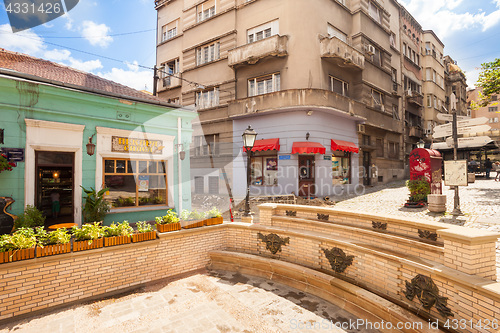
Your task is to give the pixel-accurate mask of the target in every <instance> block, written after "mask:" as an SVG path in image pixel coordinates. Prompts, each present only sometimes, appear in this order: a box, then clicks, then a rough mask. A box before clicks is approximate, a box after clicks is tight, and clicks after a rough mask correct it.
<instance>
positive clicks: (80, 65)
mask: <svg viewBox="0 0 500 333" xmlns="http://www.w3.org/2000/svg"><path fill="white" fill-rule="evenodd" d="M43 57H44V58H45V59H47V60H50V61H55V62H58V63H60V64H61V65H65V66H69V67H72V68H76V69H79V70H81V71H84V72H92V71H94V70H96V69H101V68H103V66H102V63H101V61H100V60H98V59H96V60H88V61H81V60H78V59H75V58H73V57H71V52H70V51H68V50H58V49H53V50H50V51H46V52H45V53H44V54H43Z"/></svg>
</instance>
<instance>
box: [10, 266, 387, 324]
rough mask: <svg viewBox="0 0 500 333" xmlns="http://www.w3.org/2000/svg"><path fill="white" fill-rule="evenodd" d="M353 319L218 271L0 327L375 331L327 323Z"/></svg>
mask: <svg viewBox="0 0 500 333" xmlns="http://www.w3.org/2000/svg"><path fill="white" fill-rule="evenodd" d="M356 320H357V318H356V317H354V316H353V315H351V314H349V313H348V312H346V311H344V310H342V309H341V308H339V307H338V306H335V305H332V304H330V303H327V302H324V301H322V300H321V299H319V298H317V297H314V296H310V295H307V294H305V293H303V292H301V291H298V290H296V289H293V288H290V287H287V286H285V285H282V284H279V283H275V282H269V281H266V280H264V279H260V278H256V277H247V276H244V275H240V274H238V273H229V272H218V273H217V274H214V275H207V274H197V275H193V276H191V277H188V278H184V279H181V280H177V281H174V282H171V283H169V284H157V285H153V286H149V287H147V288H144V289H143V290H141V291H140V292H136V293H133V294H130V295H127V296H123V297H120V298H110V299H106V300H103V301H97V302H93V303H90V304H86V305H80V306H73V307H71V308H67V309H63V310H60V311H55V312H53V313H50V314H47V315H44V316H39V317H35V318H31V319H26V320H23V321H20V322H17V323H13V324H11V325H5V326H0V332H9V331H15V332H17V333H33V332H36V333H58V332H61V333H67V332H97V331H104V332H136V333H142V332H145V333H146V332H147V333H149V332H172V333H177V332H179V333H181V332H182V333H190V332H193V333H201V332H203V333H220V332H222V333H229V332H242V333H258V332H262V333H272V332H337V333H342V332H361V333H373V332H378V331H376V330H373V329H372V330H368V329H363V328H360V329H354V330H353V329H347V330H342V329H339V328H336V327H335V326H334V325H332V324H331V323H332V322H333V323H335V322H345V323H348V322H349V321H352V322H355V321H356ZM315 328H316V329H315Z"/></svg>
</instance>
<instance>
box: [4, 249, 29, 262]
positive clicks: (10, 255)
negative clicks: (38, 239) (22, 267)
mask: <svg viewBox="0 0 500 333" xmlns="http://www.w3.org/2000/svg"><path fill="white" fill-rule="evenodd" d="M34 257H35V248H34V247H33V248H31V249H22V250H14V251H7V252H0V264H2V263H4V262H12V261H18V260H25V259H33V258H34Z"/></svg>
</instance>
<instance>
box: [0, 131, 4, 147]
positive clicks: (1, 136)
mask: <svg viewBox="0 0 500 333" xmlns="http://www.w3.org/2000/svg"><path fill="white" fill-rule="evenodd" d="M3 131H4V129H3V128H0V144H2V145H3V144H4V142H3Z"/></svg>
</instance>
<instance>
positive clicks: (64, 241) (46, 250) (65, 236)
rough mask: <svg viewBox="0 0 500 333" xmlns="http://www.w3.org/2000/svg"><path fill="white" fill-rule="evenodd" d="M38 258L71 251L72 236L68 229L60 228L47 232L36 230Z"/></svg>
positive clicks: (42, 229)
mask: <svg viewBox="0 0 500 333" xmlns="http://www.w3.org/2000/svg"><path fill="white" fill-rule="evenodd" d="M35 237H36V242H37V246H36V256H37V258H40V257H45V256H51V255H56V254H62V253H68V252H70V251H71V243H70V241H71V235H70V233H69V232H68V230H67V229H66V228H59V229H56V230H54V231H50V232H47V231H46V230H45V229H44V228H42V227H38V228H36V233H35Z"/></svg>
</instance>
